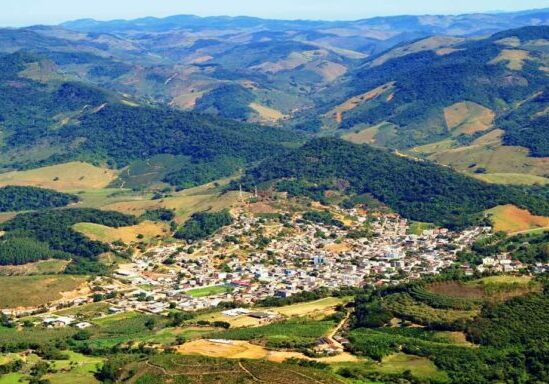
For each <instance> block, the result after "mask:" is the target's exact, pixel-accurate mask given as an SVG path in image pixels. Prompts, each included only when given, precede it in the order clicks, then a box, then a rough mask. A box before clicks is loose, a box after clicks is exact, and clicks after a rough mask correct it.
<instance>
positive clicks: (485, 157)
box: [414, 129, 549, 183]
mask: <svg viewBox="0 0 549 384" xmlns="http://www.w3.org/2000/svg"><path fill="white" fill-rule="evenodd" d="M502 135H503V131H501V130H498V129H496V130H493V131H491V132H489V133H487V134H486V135H484V136H481V137H479V138H478V139H476V140H475V141H473V142H472V143H471V144H470V145H467V146H461V147H456V148H448V149H444V146H448V144H450V145H451V143H450V142H449V141H448V140H445V141H443V142H439V143H438V145H439V147H437V146H436V144H437V143H434V144H429V146H422V147H417V148H415V149H414V151H416V152H420V153H424V154H426V155H428V158H429V159H430V160H432V161H435V162H438V163H440V164H444V165H449V166H451V167H452V168H454V169H456V170H458V171H462V172H468V173H471V172H473V171H474V170H475V169H477V168H485V169H486V171H487V172H488V173H489V174H493V173H496V174H501V173H507V174H509V173H514V174H523V175H535V176H542V177H544V176H545V175H546V174H547V170H548V169H549V158H547V157H530V156H529V152H528V150H527V149H526V148H522V147H516V146H504V145H503V144H502V140H501V138H502ZM442 145H444V146H442ZM429 154H430V155H429ZM515 180H516V179H515ZM528 183H530V180H528Z"/></svg>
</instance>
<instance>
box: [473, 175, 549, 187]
mask: <svg viewBox="0 0 549 384" xmlns="http://www.w3.org/2000/svg"><path fill="white" fill-rule="evenodd" d="M473 176H474V177H476V178H477V179H479V180H482V181H485V182H487V183H492V184H514V185H547V184H549V179H548V178H547V177H542V176H536V175H528V174H522V173H485V174H473Z"/></svg>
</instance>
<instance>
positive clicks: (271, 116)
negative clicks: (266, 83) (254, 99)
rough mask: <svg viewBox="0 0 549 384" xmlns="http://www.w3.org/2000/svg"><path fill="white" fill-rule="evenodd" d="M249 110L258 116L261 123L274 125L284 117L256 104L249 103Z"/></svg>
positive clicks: (273, 110) (275, 111)
mask: <svg viewBox="0 0 549 384" xmlns="http://www.w3.org/2000/svg"><path fill="white" fill-rule="evenodd" d="M250 108H252V109H253V110H254V111H255V112H256V113H257V114H258V115H259V117H260V120H261V121H265V122H271V123H276V122H277V121H279V120H281V119H284V118H285V117H286V115H284V114H283V113H282V112H280V111H277V110H276V109H273V108H269V107H266V106H264V105H261V104H258V103H251V104H250Z"/></svg>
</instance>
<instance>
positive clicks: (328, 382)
mask: <svg viewBox="0 0 549 384" xmlns="http://www.w3.org/2000/svg"><path fill="white" fill-rule="evenodd" d="M127 369H128V370H130V369H131V370H132V371H133V372H135V376H134V377H133V378H132V379H130V380H129V381H128V382H129V383H139V384H165V383H189V384H214V383H215V384H237V383H239V384H251V383H272V384H274V383H280V384H282V383H292V384H336V383H337V384H343V383H344V381H343V380H341V379H338V378H336V377H335V376H334V375H333V374H331V373H330V372H329V371H325V370H317V369H312V368H305V367H300V366H298V365H295V364H275V363H271V362H267V361H263V360H241V361H238V360H236V359H232V360H226V359H225V360H223V359H214V358H206V357H201V356H182V355H178V354H172V355H156V356H151V357H150V358H148V359H147V360H146V361H143V362H140V363H137V364H133V365H129V366H128V367H127Z"/></svg>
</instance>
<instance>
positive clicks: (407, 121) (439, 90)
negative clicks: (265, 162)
mask: <svg viewBox="0 0 549 384" xmlns="http://www.w3.org/2000/svg"><path fill="white" fill-rule="evenodd" d="M548 42H549V27H547V26H536V27H524V28H520V29H515V30H509V31H505V32H500V33H497V34H495V35H493V36H491V37H489V38H485V39H480V40H478V39H475V40H463V39H455V38H441V37H432V38H428V39H420V40H417V41H413V42H411V43H407V44H402V45H400V46H397V47H396V48H393V49H391V50H389V51H386V52H384V53H383V54H380V55H377V56H373V57H370V58H368V59H366V60H365V61H364V63H363V64H362V65H361V66H360V67H359V68H358V69H356V70H354V71H350V72H349V73H348V74H346V75H345V76H344V78H343V79H342V80H341V81H340V83H338V84H337V85H334V86H333V87H331V88H328V89H327V90H326V91H325V92H324V94H319V99H320V100H321V99H324V100H330V102H329V103H328V105H325V106H324V109H321V113H326V114H325V115H324V120H323V122H322V123H323V125H324V127H325V128H326V126H332V128H333V127H335V128H337V129H340V130H341V131H340V132H344V130H350V129H352V130H358V129H362V128H363V127H372V126H376V125H377V124H380V123H383V122H388V123H390V124H391V125H392V126H393V128H394V129H393V130H388V131H387V132H385V137H384V139H383V143H382V145H385V146H389V147H394V148H410V147H414V146H417V145H422V144H427V143H433V142H437V141H440V140H442V139H445V138H449V137H456V136H458V135H464V136H468V135H474V134H475V133H477V134H479V133H481V132H486V130H488V129H490V128H493V127H494V126H495V127H498V128H503V129H504V130H505V136H504V142H505V143H506V144H511V145H517V144H519V145H521V146H524V147H527V148H529V149H530V152H531V154H532V155H534V156H548V155H549V147H548V146H547V141H546V140H545V137H546V136H547V135H546V132H545V129H544V127H545V126H546V123H547V113H546V111H547V110H546V108H547V107H548V104H547V102H546V100H544V99H539V98H538V99H537V101H538V102H537V103H530V104H528V105H525V104H524V103H525V102H526V101H528V100H530V99H531V98H533V97H536V96H539V95H540V94H541V95H544V94H546V92H547V85H548V76H547V67H548V65H549V62H548V59H547V44H548ZM380 87H384V88H380ZM361 95H362V96H361ZM352 97H362V99H359V100H355V101H353V103H351V102H350V101H352V99H350V98H352ZM545 98H546V97H545ZM345 101H348V104H347V105H346V106H345V104H340V103H344V102H345ZM459 103H462V104H459ZM463 103H467V105H469V106H471V105H473V106H474V107H475V108H478V109H479V110H481V111H484V114H485V115H484V116H485V117H484V119H483V121H484V123H483V124H484V125H483V124H477V123H478V121H477V120H476V119H480V114H479V115H477V116H471V117H469V120H468V121H463V122H461V124H460V121H456V120H455V119H454V118H452V115H451V114H452V111H453V109H455V110H456V111H458V110H459V108H460V107H463ZM472 103H474V104H472ZM337 105H344V107H340V109H341V113H340V114H339V115H338V116H337V119H335V118H334V115H335V113H334V112H333V111H334V108H336V107H337ZM523 106H524V107H526V108H527V110H523ZM466 113H467V112H466V111H465V112H461V113H460V114H459V116H460V117H463V119H464V120H466ZM492 113H493V114H494V115H495V119H496V122H495V124H493V122H491V121H489V120H490V119H489V118H488V117H489V116H490V115H491V114H492ZM464 116H465V117H464ZM517 116H518V117H517ZM521 116H522V117H521ZM505 118H506V121H502V119H505ZM516 119H518V120H520V126H521V128H520V129H519V128H518V127H517V125H518V124H514V122H515V120H516ZM336 120H337V121H336ZM518 120H517V121H518ZM465 123H466V124H465ZM500 123H501V124H500Z"/></svg>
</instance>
